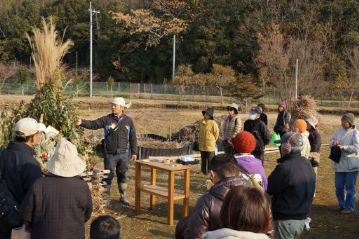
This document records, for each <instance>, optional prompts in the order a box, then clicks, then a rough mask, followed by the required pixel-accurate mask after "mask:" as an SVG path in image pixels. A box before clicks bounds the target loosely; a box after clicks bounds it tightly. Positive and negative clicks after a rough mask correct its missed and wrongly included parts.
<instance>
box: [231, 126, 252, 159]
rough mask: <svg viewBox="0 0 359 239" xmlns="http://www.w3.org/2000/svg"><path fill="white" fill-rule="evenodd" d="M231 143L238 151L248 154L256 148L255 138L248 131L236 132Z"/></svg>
mask: <svg viewBox="0 0 359 239" xmlns="http://www.w3.org/2000/svg"><path fill="white" fill-rule="evenodd" d="M232 143H233V146H234V148H235V149H236V151H237V152H238V153H247V154H250V153H252V152H253V151H254V149H255V148H256V138H254V136H253V134H251V133H250V132H248V131H241V132H240V133H238V134H237V135H236V137H234V138H233V140H232Z"/></svg>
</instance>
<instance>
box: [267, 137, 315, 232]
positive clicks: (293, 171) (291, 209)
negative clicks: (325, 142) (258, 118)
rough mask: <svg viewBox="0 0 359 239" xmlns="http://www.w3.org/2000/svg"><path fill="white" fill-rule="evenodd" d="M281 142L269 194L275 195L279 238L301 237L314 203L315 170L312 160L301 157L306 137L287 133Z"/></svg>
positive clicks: (273, 203) (276, 223)
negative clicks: (279, 155)
mask: <svg viewBox="0 0 359 239" xmlns="http://www.w3.org/2000/svg"><path fill="white" fill-rule="evenodd" d="M280 142H281V143H282V146H281V155H282V157H281V158H280V159H279V160H278V161H277V162H278V163H279V164H278V165H277V166H276V168H275V169H274V171H273V172H272V173H271V175H269V177H268V189H267V193H268V194H269V195H272V196H273V197H272V213H273V221H274V227H275V235H276V238H279V239H289V238H299V237H300V234H301V233H302V232H303V230H304V227H305V224H306V219H307V217H308V214H309V211H310V208H311V206H312V201H313V196H314V191H315V173H314V170H313V168H312V165H311V164H310V162H309V160H307V159H306V158H304V157H303V156H301V150H302V147H303V138H302V136H301V135H300V134H297V133H293V132H288V133H285V134H284V135H283V136H282V138H281V140H280Z"/></svg>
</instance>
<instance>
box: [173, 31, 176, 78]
mask: <svg viewBox="0 0 359 239" xmlns="http://www.w3.org/2000/svg"><path fill="white" fill-rule="evenodd" d="M175 77H176V35H173V59H172V82H174V81H175Z"/></svg>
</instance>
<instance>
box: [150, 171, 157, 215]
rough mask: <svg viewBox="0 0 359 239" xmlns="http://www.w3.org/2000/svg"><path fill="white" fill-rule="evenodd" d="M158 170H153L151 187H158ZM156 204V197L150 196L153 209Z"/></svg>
mask: <svg viewBox="0 0 359 239" xmlns="http://www.w3.org/2000/svg"><path fill="white" fill-rule="evenodd" d="M156 178H157V169H155V168H151V185H156ZM155 204H156V196H155V195H154V194H151V196H150V208H151V209H153V208H154V207H155Z"/></svg>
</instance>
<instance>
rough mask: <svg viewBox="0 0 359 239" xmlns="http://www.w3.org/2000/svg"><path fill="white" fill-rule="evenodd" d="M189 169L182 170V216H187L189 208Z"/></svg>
mask: <svg viewBox="0 0 359 239" xmlns="http://www.w3.org/2000/svg"><path fill="white" fill-rule="evenodd" d="M189 185H190V182H189V169H185V170H184V196H185V198H184V199H183V216H184V217H186V216H188V208H189Z"/></svg>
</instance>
